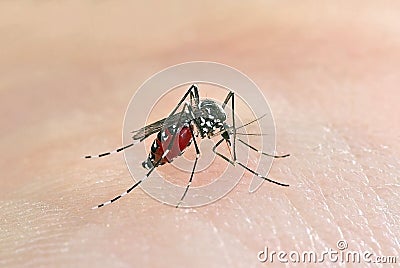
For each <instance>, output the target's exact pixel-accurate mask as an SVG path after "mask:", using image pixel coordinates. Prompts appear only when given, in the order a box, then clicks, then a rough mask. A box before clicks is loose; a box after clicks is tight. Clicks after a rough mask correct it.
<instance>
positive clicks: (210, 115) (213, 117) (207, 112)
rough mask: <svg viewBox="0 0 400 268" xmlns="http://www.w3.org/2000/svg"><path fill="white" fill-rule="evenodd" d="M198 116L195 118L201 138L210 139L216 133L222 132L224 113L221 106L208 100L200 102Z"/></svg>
mask: <svg viewBox="0 0 400 268" xmlns="http://www.w3.org/2000/svg"><path fill="white" fill-rule="evenodd" d="M199 111H200V113H199V115H198V117H197V118H196V122H197V125H198V126H199V127H200V129H199V132H200V134H201V136H202V137H206V136H207V137H209V138H210V137H211V136H213V135H214V133H216V132H221V131H223V130H224V129H225V128H224V122H225V121H226V113H225V111H224V109H222V107H221V105H219V104H218V103H216V102H215V101H213V100H210V99H204V100H202V101H200V105H199Z"/></svg>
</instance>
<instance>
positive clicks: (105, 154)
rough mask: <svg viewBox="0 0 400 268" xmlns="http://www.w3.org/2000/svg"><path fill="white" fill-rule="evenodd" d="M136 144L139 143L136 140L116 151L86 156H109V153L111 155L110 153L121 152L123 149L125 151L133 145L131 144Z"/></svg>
mask: <svg viewBox="0 0 400 268" xmlns="http://www.w3.org/2000/svg"><path fill="white" fill-rule="evenodd" d="M135 144H137V143H135V142H134V143H131V144H128V145H125V146H124V147H121V148H118V149H115V150H114V151H111V152H107V153H102V154H99V155H87V156H85V158H99V157H104V156H107V155H110V154H115V153H119V152H121V151H123V150H125V149H128V148H129V147H131V146H133V145H135Z"/></svg>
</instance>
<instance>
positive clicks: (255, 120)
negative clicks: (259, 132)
mask: <svg viewBox="0 0 400 268" xmlns="http://www.w3.org/2000/svg"><path fill="white" fill-rule="evenodd" d="M266 115H267V114H264V115H262V116H260V117H259V118H256V119H254V120H252V121H250V122H248V123H246V124H244V125H242V126H240V127H237V128H235V130H238V129H241V128H244V127H245V126H248V125H250V124H252V123H254V122H257V121H258V120H260V119H262V118H264V117H265V116H266Z"/></svg>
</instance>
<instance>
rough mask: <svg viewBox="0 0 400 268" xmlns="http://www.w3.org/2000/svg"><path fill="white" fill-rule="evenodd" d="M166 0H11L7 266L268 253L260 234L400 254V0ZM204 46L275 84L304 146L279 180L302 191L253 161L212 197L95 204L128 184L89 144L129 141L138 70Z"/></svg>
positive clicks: (1, 251) (275, 242)
mask: <svg viewBox="0 0 400 268" xmlns="http://www.w3.org/2000/svg"><path fill="white" fill-rule="evenodd" d="M200 2H201V3H200ZM166 3H167V2H165V4H161V5H160V3H158V2H155V1H154V2H153V3H149V4H147V5H146V6H143V5H141V4H137V3H136V4H135V3H128V2H124V1H120V2H116V1H112V2H111V1H100V2H87V3H85V4H82V3H80V1H68V2H65V3H61V2H53V1H38V2H32V1H29V2H23V3H22V2H16V1H2V2H1V3H0V26H1V27H0V94H1V97H0V109H1V113H0V122H1V125H2V135H1V138H0V148H1V152H2V157H1V159H0V170H1V174H2V176H1V181H0V186H1V187H0V266H2V267H22V266H23V267H40V266H42V267H89V266H92V267H110V266H112V267H144V266H147V267H165V266H169V267H187V266H188V265H190V266H193V267H204V266H208V267H227V266H228V265H229V266H233V267H261V266H265V265H268V264H267V263H265V264H261V263H260V262H259V261H258V260H257V252H259V251H260V250H262V249H264V247H265V246H268V248H269V249H270V250H276V251H278V250H284V251H286V252H289V251H291V250H297V251H309V250H315V251H316V252H318V253H320V252H322V251H323V250H325V249H327V248H332V249H335V250H336V249H337V247H336V243H337V241H338V240H339V239H345V240H346V241H347V243H348V245H349V249H351V250H362V251H365V250H369V251H370V252H372V253H374V254H375V255H376V256H378V255H386V256H388V255H390V256H400V249H399V248H400V227H399V226H400V224H399V223H400V216H399V215H400V206H399V202H398V201H399V197H400V194H399V193H400V179H399V177H400V176H399V175H400V171H399V170H400V160H399V159H400V155H399V149H400V143H399V137H400V136H399V134H398V133H399V129H400V108H399V105H398V100H399V97H400V93H399V89H398V85H399V84H400V74H399V70H400V17H399V16H398V14H399V12H400V5H399V3H398V2H395V1H380V2H379V4H377V2H375V4H373V3H372V2H371V3H368V2H365V1H335V2H330V3H328V2H326V3H325V2H322V1H302V2H301V4H300V2H299V3H293V2H289V1H287V2H286V1H265V3H262V2H261V1H260V2H254V3H250V4H238V3H236V4H232V3H231V1H225V2H218V4H216V3H214V2H213V1H205V2H204V1H192V2H191V3H190V2H188V1H186V2H185V3H179V2H169V3H168V4H166ZM162 5H165V6H162ZM192 60H210V61H216V62H221V63H225V64H227V65H230V66H233V67H235V68H237V69H239V70H241V71H243V72H244V73H245V74H247V75H248V76H249V77H251V78H252V79H253V80H254V81H255V82H256V83H257V85H258V86H259V87H260V88H261V89H262V90H263V92H264V94H265V95H266V97H267V98H268V101H269V104H270V106H271V109H272V111H273V113H274V117H275V121H276V126H277V151H278V152H284V153H286V152H289V153H291V155H292V156H291V157H290V158H288V159H283V160H278V161H274V164H273V167H272V169H271V172H270V174H269V177H271V178H279V180H280V181H284V182H287V183H289V184H290V187H289V188H283V187H279V186H276V185H273V184H268V183H264V184H263V185H262V187H261V188H260V189H259V190H258V191H257V192H255V193H253V194H249V193H248V185H249V183H250V180H251V176H249V175H245V176H244V177H243V178H242V180H241V181H240V183H239V184H238V186H237V187H236V188H235V189H234V190H233V191H232V192H231V193H229V195H227V196H226V197H224V198H223V199H221V200H219V201H218V202H216V203H213V204H211V205H208V206H205V207H201V208H196V209H175V208H173V207H170V206H165V205H162V204H161V203H159V202H157V201H155V200H153V199H152V198H150V197H149V196H148V195H146V194H145V193H144V192H143V191H142V190H140V189H136V190H135V191H134V192H132V193H130V194H129V195H128V196H126V197H124V199H122V200H120V201H118V202H117V203H115V204H113V205H112V206H108V207H105V208H103V209H99V210H96V211H92V210H90V208H91V207H92V206H93V205H96V204H98V203H100V202H102V201H106V200H107V199H109V198H111V197H113V196H115V195H116V194H118V193H120V192H122V191H124V190H125V189H126V188H127V187H129V186H130V184H131V182H132V181H131V178H130V176H129V172H128V170H127V168H126V165H125V162H124V160H123V156H122V155H115V156H112V157H108V158H104V159H95V160H85V159H82V158H81V156H83V155H86V154H87V153H100V152H104V151H107V150H109V149H113V148H115V147H117V146H119V145H120V144H121V138H120V137H121V129H122V120H123V115H124V112H125V109H126V106H127V104H128V101H129V99H130V98H131V96H132V95H133V94H134V92H135V90H136V89H137V88H138V87H139V86H140V84H141V83H142V82H143V81H144V80H145V79H147V78H148V77H149V76H150V75H152V74H154V73H155V72H158V71H159V70H161V69H163V68H165V67H168V66H170V65H173V64H177V63H181V62H186V61H192ZM166 112H168V111H166ZM202 176H204V177H206V176H207V174H206V173H201V174H199V175H198V177H196V178H197V179H198V180H201V178H202ZM399 258H400V257H398V259H397V262H400V259H399ZM324 264H325V266H328V265H338V264H332V263H330V262H329V261H327V262H325V263H324ZM275 265H276V264H275ZM363 265H364V266H368V265H370V266H376V265H372V264H365V263H364V264H363ZM349 266H352V265H349Z"/></svg>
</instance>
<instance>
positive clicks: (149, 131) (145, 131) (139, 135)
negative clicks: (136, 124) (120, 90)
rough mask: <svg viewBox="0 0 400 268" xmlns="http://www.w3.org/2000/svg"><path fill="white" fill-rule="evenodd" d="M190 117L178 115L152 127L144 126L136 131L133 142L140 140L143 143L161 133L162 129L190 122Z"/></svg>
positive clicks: (160, 121) (158, 122)
mask: <svg viewBox="0 0 400 268" xmlns="http://www.w3.org/2000/svg"><path fill="white" fill-rule="evenodd" d="M188 119H189V118H188V116H187V115H186V113H182V112H181V113H176V114H174V115H172V116H170V117H168V118H163V119H160V120H158V121H156V122H154V123H151V124H150V125H147V126H144V127H142V128H140V129H138V130H134V131H132V132H131V133H133V136H132V138H133V140H140V141H143V140H145V139H146V138H147V137H149V136H151V135H153V134H154V133H158V132H160V131H161V130H162V129H165V128H167V127H170V126H172V125H181V124H182V123H185V122H188Z"/></svg>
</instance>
